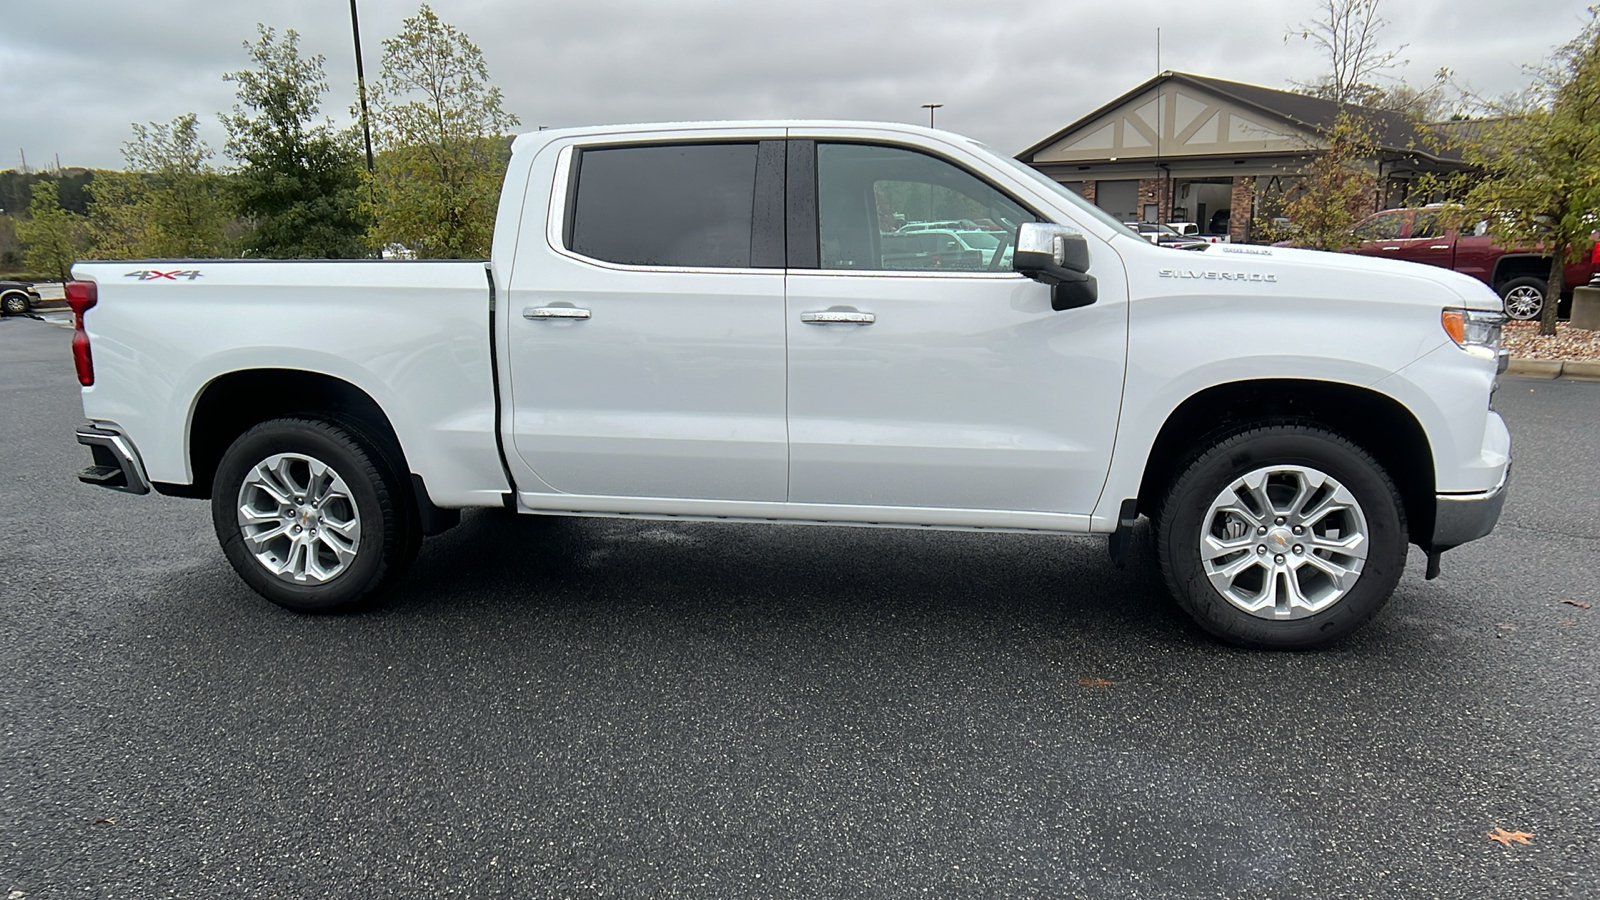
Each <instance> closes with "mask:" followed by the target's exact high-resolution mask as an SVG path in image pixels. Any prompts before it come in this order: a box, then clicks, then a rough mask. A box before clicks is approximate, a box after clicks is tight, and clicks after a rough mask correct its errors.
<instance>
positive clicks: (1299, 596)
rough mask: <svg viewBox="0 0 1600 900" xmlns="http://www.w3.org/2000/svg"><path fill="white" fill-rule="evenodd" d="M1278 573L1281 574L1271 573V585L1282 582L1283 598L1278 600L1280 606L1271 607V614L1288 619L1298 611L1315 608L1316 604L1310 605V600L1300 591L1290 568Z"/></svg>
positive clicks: (1296, 579) (1298, 580) (1297, 581)
mask: <svg viewBox="0 0 1600 900" xmlns="http://www.w3.org/2000/svg"><path fill="white" fill-rule="evenodd" d="M1280 572H1281V574H1280V573H1273V576H1272V583H1273V584H1277V583H1278V582H1279V581H1282V582H1283V586H1284V596H1283V597H1282V598H1280V600H1281V603H1282V605H1281V606H1278V605H1275V606H1274V607H1273V612H1274V613H1276V614H1277V615H1278V616H1279V617H1288V616H1290V615H1293V614H1294V613H1295V612H1296V611H1298V610H1307V609H1313V608H1315V607H1316V604H1315V603H1312V602H1311V600H1310V599H1309V598H1307V597H1306V595H1305V592H1304V591H1302V590H1301V589H1300V579H1299V578H1296V577H1295V570H1294V569H1292V568H1284V569H1281V570H1280Z"/></svg>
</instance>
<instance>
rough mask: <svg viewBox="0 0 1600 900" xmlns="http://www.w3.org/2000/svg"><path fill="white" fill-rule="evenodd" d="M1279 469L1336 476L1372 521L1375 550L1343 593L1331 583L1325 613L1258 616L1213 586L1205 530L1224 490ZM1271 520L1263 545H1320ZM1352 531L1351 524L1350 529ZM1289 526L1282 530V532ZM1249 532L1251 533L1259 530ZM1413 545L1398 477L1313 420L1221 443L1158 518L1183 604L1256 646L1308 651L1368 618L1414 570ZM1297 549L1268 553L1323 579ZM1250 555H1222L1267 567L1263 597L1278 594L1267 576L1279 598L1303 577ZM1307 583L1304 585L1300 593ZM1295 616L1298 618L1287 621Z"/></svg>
mask: <svg viewBox="0 0 1600 900" xmlns="http://www.w3.org/2000/svg"><path fill="white" fill-rule="evenodd" d="M1278 466H1282V467H1300V468H1301V469H1302V470H1312V471H1314V472H1315V473H1319V474H1321V475H1324V476H1327V477H1329V478H1331V479H1332V480H1333V481H1334V482H1337V483H1338V484H1339V485H1342V486H1343V487H1344V488H1345V489H1347V490H1348V491H1349V492H1350V494H1351V495H1352V496H1353V497H1354V500H1355V504H1356V513H1355V515H1358V516H1360V517H1362V518H1363V519H1364V525H1365V533H1366V535H1367V540H1366V542H1365V543H1366V553H1367V556H1366V559H1365V560H1364V561H1363V563H1362V564H1361V566H1360V568H1359V573H1358V574H1356V575H1355V576H1354V580H1353V582H1352V583H1350V584H1349V585H1348V587H1347V588H1345V589H1344V591H1343V593H1342V595H1337V596H1335V592H1334V591H1333V590H1331V588H1332V587H1334V585H1332V583H1331V582H1330V583H1329V585H1326V586H1323V587H1324V590H1325V594H1324V596H1325V597H1330V598H1333V599H1329V600H1325V601H1324V602H1327V604H1328V605H1327V606H1326V607H1324V608H1320V609H1316V610H1315V611H1312V608H1311V607H1308V608H1306V609H1302V610H1299V611H1290V612H1285V613H1280V614H1274V613H1272V612H1270V611H1265V610H1264V611H1261V612H1258V613H1252V612H1249V611H1247V610H1246V609H1245V608H1244V607H1243V606H1241V605H1236V603H1235V602H1233V601H1230V600H1229V599H1228V598H1227V597H1226V596H1224V594H1223V593H1222V591H1221V590H1219V589H1218V588H1217V587H1216V586H1214V585H1213V584H1212V581H1211V578H1210V576H1208V574H1207V572H1206V568H1205V563H1204V562H1203V561H1202V559H1201V535H1202V529H1203V528H1207V529H1210V528H1215V525H1216V523H1215V522H1208V521H1207V515H1208V512H1209V511H1210V510H1211V508H1212V504H1213V502H1221V500H1222V497H1223V495H1224V492H1225V491H1228V490H1229V489H1230V488H1231V486H1232V485H1233V484H1234V483H1235V482H1236V480H1237V479H1240V478H1242V477H1244V476H1246V475H1247V474H1249V473H1254V472H1258V471H1260V470H1262V469H1268V468H1271V467H1278ZM1286 471H1287V470H1286ZM1306 483H1309V480H1308V481H1307V482H1306ZM1316 497H1317V495H1316V494H1311V495H1309V496H1307V497H1305V498H1304V501H1305V503H1306V504H1307V505H1314V504H1312V503H1311V500H1313V499H1315V498H1316ZM1334 515H1347V514H1343V513H1337V514H1334ZM1218 517H1225V516H1224V515H1223V514H1218V516H1217V517H1213V518H1218ZM1264 518H1269V519H1271V522H1272V523H1277V524H1276V525H1273V524H1270V523H1269V525H1268V526H1267V527H1271V528H1272V535H1271V537H1266V536H1263V537H1260V538H1259V539H1260V540H1261V541H1262V543H1261V544H1259V545H1257V546H1258V548H1259V547H1267V546H1268V543H1267V542H1268V541H1269V540H1276V539H1278V538H1280V537H1281V538H1286V539H1287V540H1289V541H1290V542H1294V541H1301V540H1304V541H1305V545H1304V546H1305V547H1307V548H1309V545H1310V544H1311V543H1312V541H1311V540H1310V539H1306V538H1296V537H1292V536H1290V534H1289V533H1288V532H1287V531H1283V529H1284V528H1286V527H1287V525H1285V524H1284V523H1283V522H1279V521H1278V519H1276V518H1274V517H1271V516H1267V517H1264ZM1332 518H1333V517H1332V516H1329V517H1326V518H1324V519H1322V520H1318V521H1320V522H1322V523H1323V524H1321V525H1314V526H1312V527H1313V528H1316V527H1324V528H1325V527H1327V525H1326V523H1327V522H1328V521H1330V520H1332ZM1237 521H1238V523H1239V525H1241V526H1242V525H1244V524H1245V522H1244V519H1243V518H1239V519H1238V520H1237ZM1305 521H1308V522H1309V521H1310V520H1309V519H1308V520H1305ZM1288 524H1290V525H1292V524H1294V523H1288ZM1258 527H1261V526H1258ZM1345 530H1346V531H1348V530H1350V528H1349V527H1348V526H1347V527H1346V528H1345ZM1280 531H1281V532H1282V534H1279V532H1280ZM1211 533H1212V534H1215V533H1216V532H1214V531H1213V532H1211ZM1241 533H1249V529H1248V528H1246V529H1244V530H1243V531H1242V532H1241ZM1342 534H1343V533H1342V532H1341V535H1342ZM1219 537H1220V536H1219ZM1232 539H1233V540H1242V539H1243V538H1242V537H1234V538H1232ZM1256 540H1257V537H1256V536H1252V537H1251V538H1250V540H1249V543H1251V544H1254V543H1255V542H1256ZM1406 545H1407V538H1406V523H1405V510H1404V506H1403V505H1402V503H1401V501H1400V495H1399V492H1398V491H1396V490H1395V486H1394V482H1393V481H1392V480H1391V479H1390V478H1389V476H1388V474H1387V473H1386V472H1384V470H1383V468H1382V467H1381V466H1379V465H1378V463H1377V461H1376V460H1375V459H1373V457H1372V456H1371V455H1370V454H1369V453H1367V452H1366V451H1365V450H1363V449H1361V448H1360V447H1358V446H1357V445H1355V444H1354V443H1352V442H1350V441H1349V440H1346V439H1345V438H1343V437H1340V436H1338V435H1336V434H1334V433H1332V432H1330V431H1327V430H1325V429H1323V428H1320V427H1318V426H1316V425H1314V424H1311V423H1305V422H1272V423H1261V424H1259V425H1257V426H1255V427H1252V428H1250V429H1249V430H1245V431H1241V432H1236V433H1234V434H1232V435H1231V436H1228V437H1225V438H1223V439H1221V440H1219V441H1217V442H1216V443H1214V444H1212V445H1211V447H1210V448H1209V449H1207V450H1204V451H1203V452H1202V453H1201V454H1200V455H1199V456H1198V457H1197V458H1195V459H1194V461H1193V462H1192V463H1191V464H1190V465H1189V466H1187V467H1186V468H1185V469H1184V471H1183V472H1182V474H1180V475H1179V476H1178V477H1177V478H1176V479H1175V480H1174V481H1173V483H1172V485H1171V487H1170V488H1169V489H1168V491H1167V495H1166V497H1165V499H1164V500H1163V502H1162V504H1161V511H1160V514H1159V515H1158V516H1157V517H1156V553H1157V558H1158V559H1159V560H1160V562H1161V572H1162V574H1163V576H1165V578H1166V582H1167V587H1168V588H1169V589H1170V590H1171V591H1172V594H1173V597H1174V598H1176V599H1177V601H1178V604H1179V605H1180V606H1182V607H1183V609H1184V610H1185V611H1186V612H1188V613H1189V614H1190V615H1191V616H1193V617H1194V619H1195V621H1196V622H1198V623H1199V624H1200V627H1202V628H1204V629H1205V630H1206V631H1208V632H1210V633H1211V634H1212V635H1215V636H1216V637H1218V638H1221V639H1222V640H1224V641H1227V642H1228V643H1231V644H1235V645H1238V646H1241V647H1249V648H1254V649H1270V650H1303V649H1311V648H1316V647H1322V646H1325V645H1327V644H1330V643H1332V642H1334V641H1337V640H1339V639H1340V638H1343V637H1345V636H1346V635H1348V634H1350V633H1351V632H1354V631H1355V630H1356V629H1358V628H1360V627H1361V626H1362V625H1364V624H1366V622H1367V621H1368V620H1370V619H1371V618H1372V617H1373V616H1374V615H1376V614H1377V612H1378V610H1379V609H1381V608H1382V607H1383V604H1384V603H1386V602H1387V601H1388V599H1389V597H1390V595H1391V594H1393V593H1394V588H1395V585H1396V584H1397V583H1398V582H1399V580H1400V575H1401V573H1402V572H1404V570H1405V562H1406ZM1269 549H1270V548H1269ZM1293 549H1294V553H1295V554H1296V555H1295V556H1293V557H1291V556H1289V554H1290V553H1291V550H1290V549H1288V548H1280V550H1281V553H1282V554H1283V555H1282V556H1274V554H1272V553H1269V554H1268V556H1274V558H1276V559H1278V560H1280V561H1282V560H1284V559H1288V560H1289V561H1290V564H1291V565H1301V566H1302V568H1296V569H1294V571H1295V572H1301V571H1305V572H1308V573H1309V575H1310V577H1311V579H1313V581H1314V580H1315V579H1316V578H1318V577H1321V575H1320V572H1319V571H1318V570H1317V567H1315V566H1309V567H1306V566H1305V564H1304V557H1303V556H1300V555H1299V554H1300V551H1301V549H1302V545H1301V544H1295V545H1294V548H1293ZM1250 552H1258V551H1243V552H1240V555H1237V556H1233V557H1220V556H1219V557H1218V558H1217V559H1218V560H1220V561H1222V562H1224V563H1227V562H1233V561H1238V562H1240V563H1241V564H1243V565H1246V566H1249V567H1256V568H1257V569H1258V571H1260V572H1261V573H1262V574H1260V575H1259V576H1258V577H1259V578H1260V580H1261V582H1262V584H1261V591H1262V592H1263V595H1265V592H1266V591H1267V590H1268V588H1267V586H1266V584H1265V582H1266V580H1267V579H1269V578H1270V579H1272V585H1271V588H1270V590H1271V593H1272V595H1273V596H1277V595H1278V592H1279V589H1280V588H1281V589H1283V592H1284V594H1285V595H1287V594H1288V593H1290V591H1289V585H1288V584H1287V583H1286V582H1283V581H1279V580H1278V579H1279V578H1280V577H1291V578H1297V577H1298V576H1295V575H1289V576H1279V575H1267V574H1265V571H1267V566H1268V564H1269V559H1268V556H1263V557H1260V559H1259V562H1258V563H1250V562H1246V561H1245V559H1244V557H1245V555H1247V554H1248V553H1250ZM1311 552H1314V551H1312V550H1310V549H1307V550H1306V552H1305V555H1306V556H1309V555H1310V553H1311ZM1296 560H1300V562H1298V563H1297V562H1296ZM1236 583H1237V582H1236ZM1300 587H1302V586H1301V585H1299V583H1298V582H1297V583H1296V588H1297V590H1298V589H1299V588H1300ZM1302 593H1304V592H1303V591H1302ZM1291 613H1292V614H1293V615H1295V616H1297V617H1294V618H1287V617H1281V616H1287V615H1289V614H1291Z"/></svg>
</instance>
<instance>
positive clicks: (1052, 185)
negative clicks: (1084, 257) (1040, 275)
mask: <svg viewBox="0 0 1600 900" xmlns="http://www.w3.org/2000/svg"><path fill="white" fill-rule="evenodd" d="M973 143H975V144H977V145H978V146H979V147H982V148H983V149H984V150H987V151H988V152H989V153H991V154H993V155H994V157H995V158H996V159H999V160H1002V161H1004V162H1006V163H1009V164H1010V165H1011V167H1012V168H1013V169H1016V170H1017V171H1019V172H1021V173H1023V174H1024V175H1026V176H1028V178H1029V179H1030V180H1031V181H1034V182H1036V183H1038V184H1041V185H1044V186H1045V187H1046V188H1048V189H1049V190H1050V192H1051V193H1052V194H1053V195H1055V196H1057V197H1064V198H1066V200H1067V202H1068V203H1070V204H1072V205H1073V206H1074V207H1076V208H1078V209H1081V210H1083V211H1084V212H1085V213H1088V214H1089V215H1091V216H1093V217H1094V218H1095V219H1097V220H1099V221H1101V222H1103V223H1105V224H1107V225H1110V226H1111V227H1113V228H1115V229H1117V230H1118V231H1123V232H1127V233H1129V234H1132V233H1133V232H1132V231H1129V229H1128V226H1126V225H1124V224H1122V223H1121V222H1119V221H1117V218H1116V216H1113V215H1111V214H1110V213H1108V212H1106V211H1105V210H1103V209H1101V208H1100V207H1098V206H1095V205H1094V204H1093V203H1090V202H1089V201H1087V200H1085V199H1083V198H1082V197H1080V196H1078V195H1077V194H1076V193H1073V192H1072V191H1070V190H1067V189H1066V188H1065V187H1063V186H1062V185H1061V183H1060V182H1059V181H1056V180H1055V179H1054V178H1051V177H1050V176H1049V175H1046V174H1044V173H1043V172H1040V171H1039V170H1038V169H1035V168H1034V167H1033V166H1030V165H1028V164H1027V163H1025V162H1023V161H1022V160H1020V159H1014V158H1012V157H1010V156H1006V155H1005V154H1003V153H998V152H996V151H995V149H994V148H993V147H989V146H986V145H984V144H978V142H977V141H974V142H973ZM1140 240H1143V238H1140Z"/></svg>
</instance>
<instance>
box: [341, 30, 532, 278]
mask: <svg viewBox="0 0 1600 900" xmlns="http://www.w3.org/2000/svg"><path fill="white" fill-rule="evenodd" d="M370 100H371V110H372V121H373V127H374V135H373V137H374V140H375V142H376V143H377V144H378V147H379V148H380V150H381V152H380V154H379V155H378V158H377V162H376V165H375V172H374V175H373V180H372V198H371V206H372V212H373V224H372V228H371V231H370V232H369V239H370V240H371V242H372V243H373V244H374V245H376V246H386V245H389V244H401V245H404V246H405V247H407V248H409V249H411V250H413V251H415V252H416V253H417V254H418V255H420V256H424V257H435V258H448V259H461V258H473V257H484V256H487V255H488V253H489V244H490V241H491V240H492V238H493V234H494V216H495V208H496V206H497V204H498V202H499V197H500V183H501V180H502V178H503V177H504V174H505V165H506V162H507V161H508V159H509V158H510V144H509V142H508V141H507V140H506V138H505V137H504V135H505V133H506V131H507V130H508V129H509V128H511V127H512V126H514V125H516V124H518V123H517V118H516V116H513V115H511V114H510V113H507V112H506V111H504V110H503V109H501V107H500V102H501V98H500V89H499V88H497V87H491V86H490V85H489V70H488V66H487V65H486V64H485V63H484V59H483V54H482V52H480V51H479V50H478V48H477V47H476V46H475V45H473V43H472V41H471V40H469V39H468V38H467V36H466V35H465V34H464V33H462V32H461V31H459V30H457V29H456V28H455V27H454V26H453V25H450V24H448V23H445V22H443V21H440V19H439V17H438V16H437V15H435V14H434V12H433V10H432V9H430V8H429V7H428V5H427V4H423V5H422V7H421V9H419V10H418V11H417V14H416V15H415V16H412V17H410V18H408V19H406V20H405V22H404V23H402V27H401V30H400V33H399V34H398V35H396V36H395V37H393V38H390V39H388V40H385V41H384V42H383V64H382V68H381V70H380V72H379V75H378V77H377V79H376V80H375V81H374V83H373V84H372V86H371V94H370Z"/></svg>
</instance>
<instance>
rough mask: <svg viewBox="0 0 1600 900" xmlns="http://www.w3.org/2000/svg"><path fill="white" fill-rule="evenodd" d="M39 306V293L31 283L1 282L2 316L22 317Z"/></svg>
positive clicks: (0, 306)
mask: <svg viewBox="0 0 1600 900" xmlns="http://www.w3.org/2000/svg"><path fill="white" fill-rule="evenodd" d="M38 305H39V292H38V291H37V290H35V289H34V287H33V282H31V281H0V315H6V316H20V315H24V314H26V313H28V312H31V311H32V310H33V308H34V307H35V306H38Z"/></svg>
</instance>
